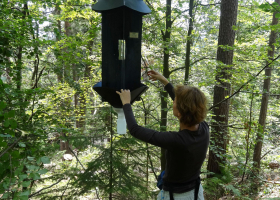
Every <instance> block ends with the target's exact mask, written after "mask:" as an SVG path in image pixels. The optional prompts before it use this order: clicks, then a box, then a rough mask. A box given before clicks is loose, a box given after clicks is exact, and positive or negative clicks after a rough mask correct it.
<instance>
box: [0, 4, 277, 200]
mask: <svg viewBox="0 0 280 200" xmlns="http://www.w3.org/2000/svg"><path fill="white" fill-rule="evenodd" d="M95 2H96V0H17V1H16V0H0V76H1V79H0V169H1V170H0V198H1V199H19V200H24V199H59V198H61V199H82V198H85V199H86V198H88V199H90V198H92V199H93V198H95V199H113V198H114V199H155V197H156V195H157V193H158V191H159V190H158V189H157V188H156V178H157V175H158V174H159V173H160V171H161V170H162V169H161V168H162V163H161V150H160V149H159V148H157V147H154V146H151V145H149V144H146V143H143V142H141V141H139V140H136V139H135V138H133V137H131V136H130V135H129V133H127V134H125V135H118V134H117V133H116V119H117V114H116V112H115V111H114V110H113V108H112V107H111V106H110V105H109V104H108V103H106V102H102V101H101V98H100V97H99V96H98V94H97V93H96V92H94V91H93V90H92V86H93V85H94V84H95V83H97V82H98V81H100V80H101V73H102V71H101V65H102V61H101V48H102V46H101V15H100V14H99V13H96V12H94V11H92V5H93V4H94V3H95ZM144 2H145V3H146V4H147V5H148V6H149V7H150V9H151V10H152V12H151V14H149V15H145V16H144V18H143V35H142V71H141V73H142V81H143V83H145V84H146V85H147V86H148V87H149V89H148V90H147V91H146V92H145V93H144V94H143V95H142V98H141V100H140V101H137V102H135V103H134V104H133V111H134V114H135V116H136V119H137V122H138V124H139V125H142V126H145V127H148V128H152V129H156V130H164V129H167V130H168V131H172V130H178V129H179V126H178V121H177V120H176V118H175V117H174V116H173V115H172V102H171V99H169V98H167V96H165V94H164V93H163V92H162V91H163V86H162V85H161V84H160V83H157V82H151V81H149V80H148V79H147V77H146V72H147V70H149V69H154V70H157V71H159V72H161V73H163V74H164V73H167V74H168V76H169V77H168V79H169V81H171V82H172V84H174V85H176V84H184V83H187V84H190V85H193V86H197V87H199V88H201V90H202V91H203V92H204V93H205V94H206V96H207V98H208V101H209V108H210V109H209V113H208V117H207V119H206V121H207V122H208V123H209V125H210V130H211V124H212V125H213V124H215V123H213V107H212V106H213V98H214V86H215V85H217V84H218V83H217V81H216V79H215V78H216V76H217V74H219V73H220V72H221V71H219V69H223V67H228V68H226V69H227V73H229V74H231V77H230V78H229V79H224V80H222V81H225V82H227V83H229V84H230V85H231V88H230V91H229V95H228V96H226V98H228V102H229V114H228V119H229V120H228V125H227V131H228V134H227V135H226V136H225V137H226V138H224V139H225V141H227V148H226V149H223V151H222V152H224V153H223V154H219V153H217V154H215V155H216V156H218V157H219V156H220V157H221V158H222V159H221V160H223V161H224V162H222V163H219V166H220V167H221V168H220V173H217V174H213V173H211V171H209V170H208V169H207V163H208V157H207V158H206V160H205V163H204V165H203V167H202V174H201V177H202V184H203V187H204V190H205V191H204V193H205V197H206V199H218V198H220V197H222V196H228V197H230V198H231V197H232V196H235V198H239V199H254V198H256V197H259V198H261V197H266V198H269V197H280V196H279V193H280V192H279V184H280V182H279V176H280V174H279V165H280V154H279V152H280V148H279V139H280V109H279V107H280V101H279V99H280V87H279V81H280V70H279V69H280V68H279V59H278V58H279V57H280V53H279V48H278V47H279V44H280V43H279V42H280V40H279V37H278V35H279V29H280V25H279V24H274V25H271V21H272V17H273V13H274V15H275V17H276V18H277V19H278V18H280V7H279V3H278V2H277V1H275V2H272V1H264V0H239V1H238V11H237V22H236V25H234V26H232V29H233V30H234V31H235V43H234V45H232V46H228V45H222V46H219V48H222V49H223V50H224V51H233V52H234V56H233V62H232V64H231V65H230V66H228V65H226V64H224V63H222V62H220V61H217V56H216V55H217V48H218V35H219V27H220V5H221V1H219V0H190V1H183V0H176V1H171V0H167V1H161V0H154V1H149V0H145V1H144ZM191 2H192V4H191ZM222 2H223V0H222ZM168 3H171V5H172V6H169V5H167V4H168ZM168 8H171V10H170V13H169V15H167V14H166V13H167V11H168ZM190 8H191V9H192V13H190V12H189V11H190ZM190 14H191V15H192V18H191V19H192V20H190ZM167 18H168V19H170V20H169V21H168V20H166V19H167ZM169 22H170V23H169ZM168 23H169V26H167V24H168ZM190 23H193V26H189V25H190ZM190 27H191V28H192V30H191V31H190ZM273 31H274V32H275V33H276V35H277V36H276V40H275V43H273V46H274V47H275V50H274V57H273V58H271V57H269V55H268V51H270V50H271V46H269V38H270V34H271V32H273ZM169 33H170V35H168V34H169ZM188 33H189V34H188ZM187 45H190V46H189V48H190V50H189V53H187V52H188V51H187ZM188 56H189V62H188V61H186V58H187V57H188ZM167 57H168V62H167V63H165V61H164V60H165V58H167ZM186 63H188V65H189V68H188V69H189V71H188V73H189V75H186V74H187V73H186V69H187V67H186ZM165 64H168V68H165V66H164V65H165ZM217 66H222V67H221V68H217ZM268 68H271V71H272V73H271V76H269V77H267V76H266V75H265V70H267V69H268ZM164 69H165V70H167V69H168V70H167V71H164ZM186 76H187V77H188V78H186ZM268 78H270V79H269V80H270V88H269V91H266V90H264V89H263V82H264V80H267V79H268ZM268 92H269V100H268V106H267V113H266V120H265V126H260V122H259V118H260V116H259V113H260V109H261V103H262V96H263V95H264V94H267V93H268ZM164 102H166V104H164ZM163 104H164V105H165V107H163ZM218 106H219V105H218ZM170 111H171V112H170ZM164 112H165V113H166V115H167V117H166V118H163V117H162V116H163V114H164ZM164 120H166V124H163V123H162V122H163V121H164ZM218 124H219V122H218ZM260 136H261V137H260ZM259 138H263V140H262V151H261V160H260V167H256V165H254V162H253V154H254V151H255V145H256V144H257V143H258V142H259V140H260V139H259ZM211 146H212V148H213V149H214V152H215V147H217V146H216V145H215V144H213V143H212V144H211ZM217 152H220V151H219V149H218V150H217ZM65 155H66V156H65ZM67 155H68V156H69V155H70V158H68V157H67Z"/></svg>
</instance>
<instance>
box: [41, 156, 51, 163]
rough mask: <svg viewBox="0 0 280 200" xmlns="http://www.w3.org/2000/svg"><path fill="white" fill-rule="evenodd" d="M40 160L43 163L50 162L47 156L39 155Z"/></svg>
mask: <svg viewBox="0 0 280 200" xmlns="http://www.w3.org/2000/svg"><path fill="white" fill-rule="evenodd" d="M41 161H42V163H44V164H49V163H50V162H51V161H50V159H49V158H48V157H47V156H43V157H41Z"/></svg>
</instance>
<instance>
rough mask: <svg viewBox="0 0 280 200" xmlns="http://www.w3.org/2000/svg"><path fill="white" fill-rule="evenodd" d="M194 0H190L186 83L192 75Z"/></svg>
mask: <svg viewBox="0 0 280 200" xmlns="http://www.w3.org/2000/svg"><path fill="white" fill-rule="evenodd" d="M193 1H194V0H190V3H189V18H190V19H189V28H188V37H187V46H186V60H185V68H186V69H185V84H187V83H188V81H189V75H190V58H191V45H192V38H191V34H192V31H193Z"/></svg>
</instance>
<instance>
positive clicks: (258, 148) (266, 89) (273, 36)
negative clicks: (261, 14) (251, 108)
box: [253, 0, 280, 173]
mask: <svg viewBox="0 0 280 200" xmlns="http://www.w3.org/2000/svg"><path fill="white" fill-rule="evenodd" d="M275 2H276V3H277V4H279V5H280V0H275ZM275 14H276V13H273V18H272V25H276V24H278V19H277V18H276V17H275ZM276 37H277V33H276V32H275V31H271V33H270V37H269V44H268V46H269V49H268V52H267V55H268V61H267V63H266V64H268V63H269V62H270V60H272V59H273V57H274V50H275V46H274V43H275V41H276ZM271 67H272V66H271V65H269V66H268V67H267V68H266V69H265V79H264V82H263V95H262V102H261V110H260V115H259V127H258V132H257V138H256V144H255V149H254V156H253V161H254V167H255V169H256V173H259V169H260V163H261V152H262V144H263V134H264V130H265V121H266V116H267V107H268V100H269V90H270V79H271V78H270V77H271V71H272V68H271Z"/></svg>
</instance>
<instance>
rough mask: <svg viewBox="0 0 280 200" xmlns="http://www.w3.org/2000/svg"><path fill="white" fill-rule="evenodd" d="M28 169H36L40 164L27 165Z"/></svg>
mask: <svg viewBox="0 0 280 200" xmlns="http://www.w3.org/2000/svg"><path fill="white" fill-rule="evenodd" d="M26 167H27V169H29V170H31V171H34V170H37V169H38V168H39V167H38V166H35V165H26Z"/></svg>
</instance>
